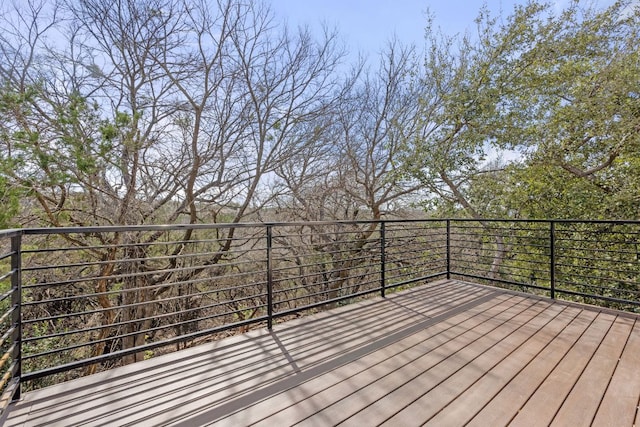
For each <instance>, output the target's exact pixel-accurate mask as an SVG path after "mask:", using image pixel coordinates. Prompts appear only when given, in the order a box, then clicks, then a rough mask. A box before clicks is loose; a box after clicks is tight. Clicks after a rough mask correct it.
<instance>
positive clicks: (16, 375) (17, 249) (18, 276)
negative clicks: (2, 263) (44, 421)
mask: <svg viewBox="0 0 640 427" xmlns="http://www.w3.org/2000/svg"><path fill="white" fill-rule="evenodd" d="M11 252H12V255H11V271H12V272H13V274H12V275H11V289H12V291H13V293H12V296H11V305H12V306H13V307H14V311H13V316H12V319H11V322H12V326H13V328H15V329H14V332H13V345H14V347H13V355H12V356H13V360H14V362H15V364H16V366H15V370H14V372H13V375H12V377H13V378H12V379H13V381H17V382H18V385H17V387H16V391H15V392H14V393H13V397H12V398H13V400H18V399H20V388H21V386H22V384H21V377H22V234H17V235H15V236H13V237H12V238H11Z"/></svg>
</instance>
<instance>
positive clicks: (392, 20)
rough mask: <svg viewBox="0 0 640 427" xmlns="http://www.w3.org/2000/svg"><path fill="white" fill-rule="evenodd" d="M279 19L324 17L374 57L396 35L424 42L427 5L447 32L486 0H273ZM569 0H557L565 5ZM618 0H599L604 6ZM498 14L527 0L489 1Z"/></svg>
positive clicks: (469, 25) (293, 21) (466, 25)
mask: <svg viewBox="0 0 640 427" xmlns="http://www.w3.org/2000/svg"><path fill="white" fill-rule="evenodd" d="M270 1H271V5H272V8H273V10H274V12H275V13H276V15H277V16H278V17H279V18H284V19H286V20H287V21H288V22H289V24H290V25H292V26H297V25H304V24H308V25H310V26H311V27H312V28H317V27H318V26H319V24H320V22H326V23H327V24H329V25H330V26H333V25H335V26H337V27H338V28H339V31H340V34H341V35H342V37H343V39H344V41H345V43H346V44H347V46H348V48H349V50H350V51H351V52H352V53H353V52H356V51H362V52H364V53H366V54H368V55H369V56H370V57H371V56H375V55H377V53H378V52H379V51H380V50H381V48H382V47H383V46H384V44H385V42H386V41H388V40H389V39H390V38H391V37H392V35H393V34H396V35H397V37H398V38H399V39H400V40H401V41H403V42H405V43H416V44H417V45H422V43H423V35H424V27H425V22H426V18H425V16H426V11H427V9H428V10H430V11H431V13H432V14H433V15H435V23H436V25H437V26H440V27H442V29H443V30H444V31H445V32H446V33H447V34H451V35H453V34H456V33H461V32H464V31H465V30H466V29H473V28H474V25H475V24H474V22H473V21H474V19H475V18H476V16H477V14H478V10H479V9H480V7H481V6H482V4H483V3H485V2H484V1H481V0H270ZM568 2H569V0H556V1H554V2H553V3H555V5H556V8H557V9H561V8H562V6H563V5H565V4H567V3H568ZM612 2H613V0H599V1H597V2H596V3H597V4H599V5H608V4H611V3H612ZM486 4H487V6H488V7H489V10H491V11H492V14H496V15H497V14H499V12H500V11H501V10H502V11H503V12H504V14H505V15H508V14H509V13H510V12H511V11H512V10H513V7H514V5H516V4H526V0H487V1H486Z"/></svg>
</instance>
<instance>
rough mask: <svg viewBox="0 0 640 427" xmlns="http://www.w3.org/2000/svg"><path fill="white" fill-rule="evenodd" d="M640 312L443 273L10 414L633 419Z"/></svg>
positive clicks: (34, 400)
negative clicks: (506, 289)
mask: <svg viewBox="0 0 640 427" xmlns="http://www.w3.org/2000/svg"><path fill="white" fill-rule="evenodd" d="M639 397H640V324H639V323H638V321H637V319H636V317H634V316H631V315H624V314H621V313H615V312H611V311H608V312H607V311H599V310H597V309H594V308H590V307H586V306H585V307H582V306H575V305H573V306H571V305H565V304H562V303H554V302H551V301H548V300H545V299H540V298H533V297H526V296H523V295H520V294H516V293H508V292H504V291H501V290H497V289H492V288H488V287H484V286H480V285H474V284H469V283H463V282H459V281H441V282H437V283H431V284H427V285H424V286H421V287H418V288H415V289H412V290H410V291H404V292H401V293H398V294H394V295H391V296H389V297H388V298H386V299H384V300H383V299H375V300H371V301H366V302H364V303H359V304H356V305H350V306H346V307H342V308H339V309H336V310H332V311H328V312H323V313H320V314H318V315H314V316H310V317H305V318H300V319H297V320H294V321H290V322H286V323H282V324H278V325H276V326H274V329H273V332H271V333H269V332H268V331H266V330H256V331H251V332H249V333H247V334H244V335H241V336H235V337H231V338H228V339H225V340H221V341H218V342H215V343H211V344H205V345H201V346H198V347H196V348H192V349H188V350H184V351H180V352H177V353H173V354H169V355H166V356H161V357H158V358H155V359H152V360H148V361H145V362H141V363H138V364H134V365H129V366H126V367H123V368H118V369H114V370H112V371H109V372H104V373H100V374H97V375H93V376H91V377H86V378H83V379H80V380H76V381H71V382H68V383H65V384H61V385H58V386H53V387H49V388H46V389H42V390H39V391H36V392H31V393H26V394H25V396H24V399H23V400H22V401H20V402H18V403H16V404H14V405H13V406H12V407H11V409H10V411H9V412H8V419H7V420H5V425H6V426H56V425H64V426H69V425H93V426H98V425H100V426H123V425H136V426H153V425H184V426H202V425H223V426H224V425H228V426H244V425H254V424H257V425H265V426H278V427H281V426H287V425H294V424H300V425H317V426H328V425H337V424H341V425H352V426H371V425H389V426H413V425H422V424H426V425H434V426H449V425H451V426H457V425H465V424H469V425H474V426H499V425H508V424H511V425H518V426H526V425H531V426H534V425H535V426H540V425H549V424H552V425H559V426H579V425H601V426H632V425H634V424H635V425H638V423H639V422H640V419H639V418H638V414H637V407H638V402H639Z"/></svg>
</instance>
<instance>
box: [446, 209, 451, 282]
mask: <svg viewBox="0 0 640 427" xmlns="http://www.w3.org/2000/svg"><path fill="white" fill-rule="evenodd" d="M450 279H451V220H450V219H448V220H447V280H450Z"/></svg>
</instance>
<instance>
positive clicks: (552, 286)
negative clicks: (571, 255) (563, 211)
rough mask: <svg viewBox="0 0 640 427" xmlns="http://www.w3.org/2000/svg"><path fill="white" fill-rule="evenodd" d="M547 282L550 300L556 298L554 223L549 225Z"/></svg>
mask: <svg viewBox="0 0 640 427" xmlns="http://www.w3.org/2000/svg"><path fill="white" fill-rule="evenodd" d="M549 255H550V256H549V281H550V291H551V299H555V298H556V223H555V222H554V221H551V222H550V223H549Z"/></svg>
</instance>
